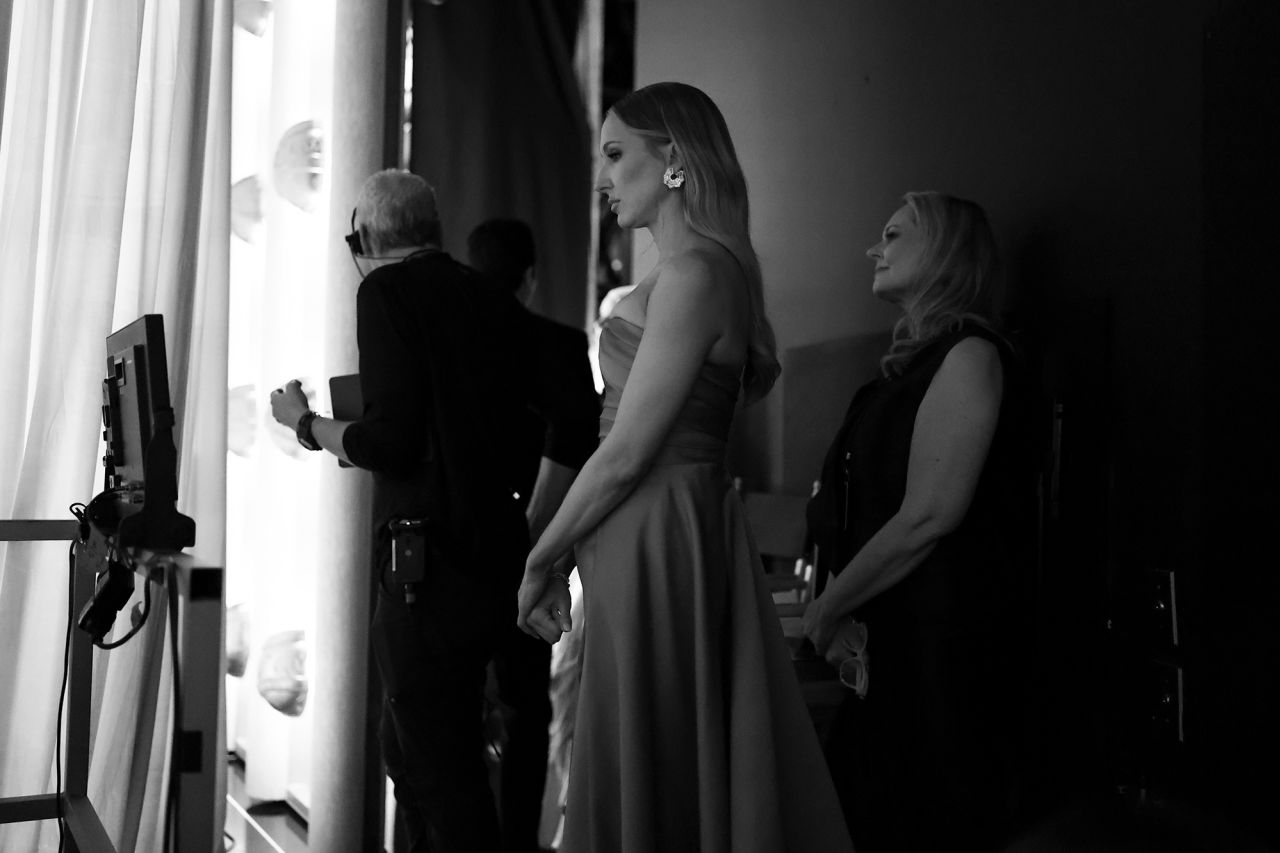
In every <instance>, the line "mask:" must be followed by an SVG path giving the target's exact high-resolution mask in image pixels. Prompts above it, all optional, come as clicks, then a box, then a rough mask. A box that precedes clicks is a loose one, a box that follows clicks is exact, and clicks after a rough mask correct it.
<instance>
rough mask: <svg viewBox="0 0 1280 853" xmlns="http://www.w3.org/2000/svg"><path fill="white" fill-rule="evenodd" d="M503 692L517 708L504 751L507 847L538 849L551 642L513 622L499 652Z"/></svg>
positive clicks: (518, 852) (507, 850)
mask: <svg viewBox="0 0 1280 853" xmlns="http://www.w3.org/2000/svg"><path fill="white" fill-rule="evenodd" d="M493 668H494V675H495V676H496V677H497V681H498V695H499V698H500V699H501V700H502V703H503V704H504V705H507V706H508V707H509V708H511V710H512V712H513V713H512V715H511V718H510V719H509V720H508V721H507V745H506V747H505V748H504V749H503V752H502V849H503V851H504V853H536V851H537V850H538V824H539V823H540V822H541V819H542V794H543V789H544V788H545V786H546V781H547V748H548V746H549V745H550V736H549V735H548V733H547V727H548V726H549V725H550V724H551V697H550V696H549V695H548V693H547V687H548V684H549V682H550V680H551V646H550V645H549V644H548V643H546V642H543V641H542V640H540V639H538V638H536V637H530V636H529V635H528V634H526V633H524V632H523V631H521V630H520V629H519V628H516V627H514V626H513V627H509V628H508V629H507V630H506V631H505V632H504V635H503V637H502V641H501V643H500V645H499V647H498V651H497V653H496V654H495V655H494V657H493Z"/></svg>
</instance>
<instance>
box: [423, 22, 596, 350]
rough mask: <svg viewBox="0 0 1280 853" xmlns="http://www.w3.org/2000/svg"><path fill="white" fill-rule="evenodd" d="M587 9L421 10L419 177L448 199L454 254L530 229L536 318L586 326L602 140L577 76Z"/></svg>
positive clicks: (444, 212)
mask: <svg viewBox="0 0 1280 853" xmlns="http://www.w3.org/2000/svg"><path fill="white" fill-rule="evenodd" d="M581 5H582V4H581V0H560V1H559V2H557V0H446V2H444V3H443V4H441V5H435V4H434V3H428V2H422V0H416V2H415V3H414V8H413V39H414V56H413V110H412V121H413V131H412V133H413V136H412V147H411V154H410V168H411V169H412V170H413V171H414V172H416V173H417V174H419V175H422V176H423V177H424V178H426V179H427V180H428V181H430V182H431V183H432V184H433V185H434V186H435V188H436V191H437V193H438V196H439V204H440V214H441V218H442V219H443V222H444V244H445V249H446V250H448V251H449V252H450V253H451V254H452V255H453V256H454V257H456V258H458V259H460V260H465V259H466V239H467V235H468V234H469V233H470V232H471V229H472V228H474V227H475V226H476V225H478V224H480V223H481V222H482V221H484V220H485V219H489V218H492V217H495V216H503V217H516V218H519V219H523V220H525V221H526V222H528V223H529V224H530V226H531V227H532V228H533V233H534V238H535V240H536V241H537V245H538V291H537V293H536V295H535V297H534V304H533V308H534V309H535V310H536V311H538V312H539V313H541V314H543V315H545V316H548V317H551V318H552V319H555V320H559V321H561V322H563V323H568V324H570V325H572V326H574V327H577V328H580V327H582V326H583V324H584V323H585V318H586V307H585V306H586V287H587V252H588V246H589V241H590V233H589V232H590V204H591V162H592V160H591V150H592V147H593V146H592V142H591V137H592V135H593V131H592V130H591V129H589V128H588V127H587V126H586V117H585V116H586V110H585V108H584V106H583V103H582V96H581V94H580V91H579V87H578V83H577V79H576V77H575V76H574V70H573V48H574V38H575V34H576V32H577V22H578V17H579V14H580V9H581Z"/></svg>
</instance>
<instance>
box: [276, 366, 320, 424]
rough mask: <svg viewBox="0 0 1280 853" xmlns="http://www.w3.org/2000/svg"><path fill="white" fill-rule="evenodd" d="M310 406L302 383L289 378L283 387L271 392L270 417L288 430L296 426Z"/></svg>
mask: <svg viewBox="0 0 1280 853" xmlns="http://www.w3.org/2000/svg"><path fill="white" fill-rule="evenodd" d="M310 408H311V406H310V404H309V403H308V402H307V395H306V392H305V391H303V390H302V383H301V382H299V381H298V380H297V379H290V380H289V381H288V383H286V384H285V386H284V387H283V388H277V389H276V390H274V391H272V392H271V417H273V418H275V419H276V422H277V423H279V424H280V425H281V426H283V427H285V428H286V429H288V430H289V431H290V432H292V431H294V430H296V429H297V428H298V421H299V420H301V419H302V416H303V415H305V414H306V413H307V412H308V411H309V410H310Z"/></svg>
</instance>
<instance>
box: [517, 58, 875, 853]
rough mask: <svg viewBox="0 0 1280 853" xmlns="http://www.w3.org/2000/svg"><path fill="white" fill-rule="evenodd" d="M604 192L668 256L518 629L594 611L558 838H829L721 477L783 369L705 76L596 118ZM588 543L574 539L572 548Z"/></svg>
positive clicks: (774, 627)
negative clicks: (572, 584)
mask: <svg viewBox="0 0 1280 853" xmlns="http://www.w3.org/2000/svg"><path fill="white" fill-rule="evenodd" d="M600 153H601V156H602V158H603V159H602V163H601V167H600V171H599V174H598V175H597V179H596V189H597V190H598V191H599V192H601V193H602V194H604V195H605V196H606V197H607V198H608V200H609V202H610V205H611V208H612V210H613V211H614V212H615V213H616V215H617V217H618V222H619V224H620V225H622V226H624V227H630V228H648V229H649V230H650V232H652V234H653V238H654V242H655V244H656V246H657V249H658V253H659V260H658V264H657V268H656V269H655V270H654V271H653V273H652V274H650V275H649V276H648V277H647V278H646V279H645V280H644V281H642V282H640V284H639V285H638V286H637V287H636V289H635V290H634V291H633V292H632V293H631V294H630V295H629V296H627V297H626V298H625V299H624V300H623V301H622V302H620V303H619V304H618V306H617V308H616V309H615V310H614V312H613V315H612V316H611V317H609V318H608V319H607V320H606V321H605V322H604V327H603V329H602V331H601V341H600V363H601V364H600V366H601V372H602V373H603V376H604V380H605V403H604V411H603V413H602V415H601V419H600V435H601V442H600V447H599V449H598V450H597V451H596V453H595V454H594V455H593V456H592V457H591V459H590V460H589V461H588V462H587V464H586V465H585V466H584V467H583V468H582V471H581V472H580V473H579V475H578V477H577V479H576V480H575V481H574V483H573V485H572V487H571V488H570V489H569V492H568V494H567V495H566V497H565V500H564V503H563V504H562V506H561V508H560V510H559V512H558V513H557V514H556V516H555V518H554V519H552V521H551V522H550V524H549V525H548V526H547V527H546V529H545V531H544V533H543V534H542V536H541V537H540V538H539V540H538V542H537V544H536V545H535V546H534V547H533V549H532V551H531V552H530V554H529V558H528V563H527V566H526V570H525V576H524V580H523V583H522V585H521V588H520V602H519V603H520V616H519V624H520V626H521V627H522V628H523V629H524V630H526V631H528V632H529V633H531V634H535V635H537V636H540V637H542V638H543V639H545V640H547V641H549V642H553V643H554V642H556V641H557V640H558V639H559V638H560V636H561V634H562V632H564V631H568V630H571V629H572V625H571V623H570V620H569V594H568V589H567V584H566V583H565V582H564V578H563V575H561V574H560V573H559V572H556V571H554V568H555V567H556V566H557V565H564V563H563V562H562V558H564V557H565V556H566V555H567V554H568V553H569V552H570V550H571V549H574V550H576V557H577V562H578V571H579V572H580V574H581V578H582V585H583V590H584V595H585V604H586V612H587V614H588V615H589V619H590V621H591V631H590V633H589V635H588V636H587V638H586V640H585V643H584V649H583V659H582V676H581V679H582V680H581V688H580V694H579V700H578V715H577V721H576V730H575V736H574V744H573V752H572V758H571V764H570V779H569V796H568V803H567V806H566V811H565V830H564V840H563V844H562V846H561V848H560V849H561V851H562V853H588V852H589V851H592V853H649V851H659V850H660V851H664V853H667V851H700V853H753V851H758V853H782V851H795V853H824V851H849V850H851V849H852V844H851V843H850V841H849V835H848V831H847V829H846V828H845V824H844V818H843V817H842V815H841V811H840V806H839V802H838V800H837V798H836V795H835V791H834V788H833V786H832V783H831V779H830V776H829V775H828V772H827V768H826V764H825V762H824V759H823V757H822V754H821V750H820V748H819V745H818V741H817V736H816V733H815V731H814V727H813V724H812V722H811V721H810V718H809V715H808V712H807V710H806V708H805V706H804V703H803V700H802V698H801V696H800V690H799V686H798V684H797V683H796V679H795V674H794V670H793V668H792V664H791V660H790V655H789V653H788V650H787V647H786V644H785V642H784V640H783V637H782V631H781V628H780V625H779V622H778V617H777V615H776V612H775V609H774V605H773V601H772V598H771V597H770V595H769V593H768V591H767V589H766V586H765V582H764V577H763V571H762V568H761V563H760V559H759V556H758V554H757V553H756V550H755V547H754V545H753V544H752V542H751V538H750V535H749V534H748V532H747V528H746V524H745V520H744V517H743V511H742V506H741V503H740V502H739V499H738V496H737V494H736V493H735V492H734V490H733V488H732V485H731V483H730V481H729V478H728V476H727V474H726V472H725V469H724V465H723V461H724V452H725V441H726V438H727V436H728V432H729V426H730V423H731V421H732V417H733V412H734V407H735V405H736V402H737V398H738V394H739V391H740V389H741V390H742V391H743V392H744V393H745V396H746V398H747V400H748V401H753V400H755V399H758V398H760V397H761V396H763V395H764V394H765V393H766V392H767V391H768V390H769V387H770V386H771V385H772V384H773V381H774V379H775V378H776V377H777V375H778V372H779V368H778V363H777V360H776V358H775V356H774V343H773V333H772V330H771V329H770V327H769V324H768V321H767V319H766V318H765V315H764V308H763V297H762V288H761V282H760V273H759V265H758V262H757V260H756V256H755V253H754V251H753V250H752V248H751V242H750V239H749V236H748V230H747V221H748V214H747V197H746V184H745V181H744V179H743V177H742V171H741V168H740V167H739V165H738V161H737V157H736V155H735V153H734V150H733V145H732V142H731V141H730V139H729V134H728V129H727V127H726V125H725V122H724V119H723V117H722V116H721V115H720V112H719V110H718V109H717V108H716V106H715V105H714V104H713V103H712V101H711V100H710V99H709V98H708V97H707V96H706V95H705V94H703V93H702V92H701V91H699V90H698V89H695V88H693V87H692V86H687V85H683V84H679V83H659V84H655V85H653V86H648V87H645V88H643V89H640V90H638V91H636V92H634V93H632V94H631V95H628V96H627V97H626V98H624V99H622V100H621V101H619V102H618V103H617V104H616V105H615V106H614V107H613V109H612V110H610V112H609V114H608V116H607V117H606V118H605V121H604V124H603V126H602V128H601V137H600ZM575 546H576V547H575Z"/></svg>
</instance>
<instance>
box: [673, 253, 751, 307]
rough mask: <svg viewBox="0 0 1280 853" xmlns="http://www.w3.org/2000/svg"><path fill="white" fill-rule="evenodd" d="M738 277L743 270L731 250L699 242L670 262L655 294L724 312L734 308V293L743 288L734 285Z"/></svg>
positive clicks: (682, 302)
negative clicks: (703, 244) (740, 270)
mask: <svg viewBox="0 0 1280 853" xmlns="http://www.w3.org/2000/svg"><path fill="white" fill-rule="evenodd" d="M738 276H740V272H739V270H738V267H737V265H736V262H735V261H734V260H733V257H732V256H731V255H730V254H729V253H728V251H726V250H725V249H723V248H721V247H720V246H718V245H706V246H701V245H700V246H695V247H694V248H691V249H689V250H688V251H684V252H681V253H680V254H678V255H674V256H672V257H671V259H670V260H668V261H667V263H666V264H665V265H664V266H663V268H662V270H661V272H660V274H659V276H658V280H657V282H656V283H655V285H654V288H653V293H654V295H655V296H657V295H658V294H662V295H663V300H664V301H668V300H669V301H676V302H678V303H680V304H681V305H682V306H683V307H686V308H697V309H700V310H704V311H709V312H713V313H723V312H728V311H732V310H733V308H734V304H735V302H734V295H735V294H736V293H737V292H738V291H739V290H740V289H741V288H739V287H734V286H732V285H733V284H735V283H736V282H735V281H733V279H734V278H736V277H738Z"/></svg>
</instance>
